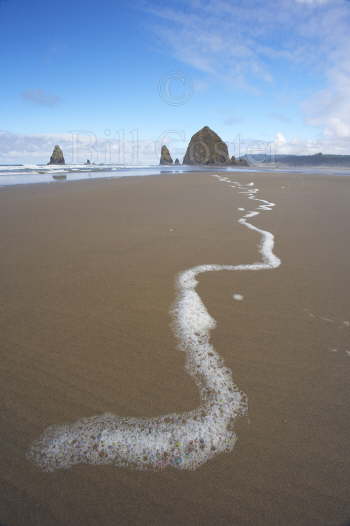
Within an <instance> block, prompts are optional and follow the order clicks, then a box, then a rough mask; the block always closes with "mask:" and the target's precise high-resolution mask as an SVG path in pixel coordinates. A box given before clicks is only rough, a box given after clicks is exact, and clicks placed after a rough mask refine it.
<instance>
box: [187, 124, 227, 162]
mask: <svg viewBox="0 0 350 526" xmlns="http://www.w3.org/2000/svg"><path fill="white" fill-rule="evenodd" d="M229 162H230V157H229V155H228V149H227V145H226V143H225V142H224V141H223V140H222V139H221V138H220V137H219V136H218V135H217V133H215V132H214V131H213V130H211V129H210V128H209V126H204V128H202V129H201V130H199V131H198V132H197V133H195V134H194V135H193V137H192V139H191V140H190V144H189V145H188V148H187V151H186V155H185V157H184V160H183V164H227V163H229Z"/></svg>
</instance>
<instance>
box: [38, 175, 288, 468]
mask: <svg viewBox="0 0 350 526" xmlns="http://www.w3.org/2000/svg"><path fill="white" fill-rule="evenodd" d="M214 177H217V178H218V179H219V181H221V182H225V183H232V181H231V180H230V179H229V178H227V177H222V176H219V175H215V176H214ZM234 186H235V187H236V188H237V189H241V190H243V191H244V192H245V193H246V194H247V195H248V197H249V199H253V200H256V201H261V202H263V203H265V204H267V203H268V206H269V207H272V206H274V204H273V203H269V202H268V201H263V200H259V199H257V198H256V197H255V194H256V193H257V192H258V189H256V188H252V186H254V183H249V184H248V185H241V184H240V183H236V182H235V183H234ZM259 209H260V210H261V207H259ZM259 213H260V212H258V211H256V210H255V211H250V212H248V213H247V214H245V216H244V217H243V218H241V219H240V220H239V223H240V224H242V225H243V226H245V227H247V228H249V229H250V230H254V231H256V232H258V233H260V235H261V241H260V244H259V252H260V255H261V256H262V262H258V263H250V264H240V265H222V264H210V265H199V266H197V267H193V268H190V269H188V270H185V271H184V272H181V273H180V274H179V275H178V277H177V279H176V291H177V293H176V300H175V303H174V305H173V307H172V309H171V316H172V320H173V321H172V327H173V330H174V333H175V335H176V337H177V339H178V348H179V349H180V350H182V351H184V352H185V353H186V371H187V372H188V374H190V375H191V376H192V377H193V379H194V381H195V382H196V385H197V387H198V389H199V394H200V401H201V403H200V406H199V407H198V408H197V409H195V410H192V411H188V412H185V413H181V414H177V413H172V414H168V415H164V416H160V417H155V418H131V417H119V416H116V415H113V414H109V413H108V414H104V415H98V416H93V417H89V418H83V419H81V420H78V421H77V422H75V423H73V424H67V425H62V426H52V427H49V428H48V429H47V430H46V431H45V432H44V434H43V435H42V436H41V437H40V438H39V439H38V440H37V441H36V442H35V443H34V444H33V445H32V447H31V448H30V450H29V452H28V458H29V459H31V460H32V461H34V462H35V463H36V464H37V465H38V466H39V467H40V468H42V469H43V470H45V471H53V470H55V469H67V468H70V467H71V466H73V465H75V464H111V465H114V466H117V467H128V468H130V469H137V470H163V469H166V468H176V469H183V470H193V469H196V468H198V467H199V466H200V465H201V464H203V463H205V462H207V461H208V460H210V459H211V458H213V457H214V456H215V455H217V454H219V453H223V452H229V451H231V450H232V449H233V447H234V445H235V443H236V440H237V436H236V433H235V432H234V423H235V420H236V419H237V417H239V416H241V415H244V414H246V413H247V408H248V399H247V396H246V395H245V394H244V393H243V392H241V391H239V389H238V387H237V385H236V384H235V383H234V381H233V378H232V371H231V370H230V369H229V368H227V367H226V366H225V364H224V363H223V361H222V359H221V358H220V356H219V354H218V353H217V352H216V350H215V349H214V347H213V345H212V344H211V342H210V332H211V331H212V330H213V329H214V328H215V327H216V321H215V320H214V318H212V316H210V314H209V312H208V311H207V309H206V307H205V305H204V303H203V302H202V299H201V298H200V296H199V294H198V293H197V291H196V287H197V284H198V279H197V277H198V276H199V275H200V274H202V273H205V272H218V271H222V270H229V271H243V270H246V271H257V270H267V269H273V268H276V267H278V266H279V265H280V263H281V261H280V259H279V258H278V257H277V256H276V255H275V254H274V253H273V248H274V236H273V234H271V233H270V232H267V231H265V230H262V229H259V228H258V227H256V226H255V225H253V224H251V223H249V222H248V221H247V220H248V219H250V218H252V217H256V216H257V215H258V214H259ZM234 298H235V299H237V300H241V299H243V296H241V295H240V294H235V295H234Z"/></svg>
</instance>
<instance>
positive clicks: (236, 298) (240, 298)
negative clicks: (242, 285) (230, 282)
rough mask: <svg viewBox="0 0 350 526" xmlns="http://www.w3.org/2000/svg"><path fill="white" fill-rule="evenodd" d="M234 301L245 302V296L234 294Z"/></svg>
mask: <svg viewBox="0 0 350 526" xmlns="http://www.w3.org/2000/svg"><path fill="white" fill-rule="evenodd" d="M233 299H234V300H236V301H243V299H244V296H242V294H233Z"/></svg>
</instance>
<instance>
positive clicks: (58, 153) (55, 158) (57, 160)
mask: <svg viewBox="0 0 350 526" xmlns="http://www.w3.org/2000/svg"><path fill="white" fill-rule="evenodd" d="M48 164H66V161H65V160H64V156H63V152H62V150H61V148H60V147H59V146H58V144H56V146H55V148H54V150H53V152H52V155H51V158H50V162H49V163H48Z"/></svg>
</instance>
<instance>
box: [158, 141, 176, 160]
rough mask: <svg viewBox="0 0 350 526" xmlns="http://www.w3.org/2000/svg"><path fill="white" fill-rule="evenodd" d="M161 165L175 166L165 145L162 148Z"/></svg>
mask: <svg viewBox="0 0 350 526" xmlns="http://www.w3.org/2000/svg"><path fill="white" fill-rule="evenodd" d="M159 164H173V160H172V158H171V155H170V152H169V150H168V148H167V147H166V146H165V145H163V146H162V150H161V153H160V161H159Z"/></svg>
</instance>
